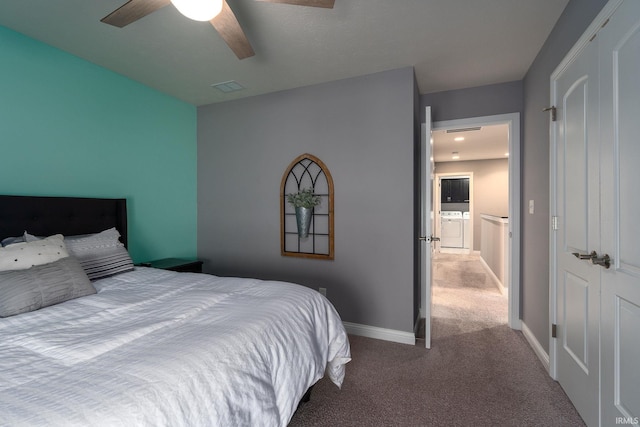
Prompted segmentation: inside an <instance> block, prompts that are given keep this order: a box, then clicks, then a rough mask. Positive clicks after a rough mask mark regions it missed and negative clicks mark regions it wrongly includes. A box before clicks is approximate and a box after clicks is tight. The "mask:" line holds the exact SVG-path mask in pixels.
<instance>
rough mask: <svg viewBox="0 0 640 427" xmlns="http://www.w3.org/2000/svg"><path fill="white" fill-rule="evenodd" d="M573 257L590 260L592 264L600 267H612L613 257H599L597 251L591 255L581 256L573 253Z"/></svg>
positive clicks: (607, 255) (605, 255)
mask: <svg viewBox="0 0 640 427" xmlns="http://www.w3.org/2000/svg"><path fill="white" fill-rule="evenodd" d="M573 255H574V256H575V257H576V258H578V259H590V260H591V263H592V264H595V265H599V266H601V267H604V268H609V267H611V257H610V256H609V254H604V255H603V256H601V257H599V256H598V253H597V252H596V251H591V253H590V254H588V255H587V254H581V253H578V252H573Z"/></svg>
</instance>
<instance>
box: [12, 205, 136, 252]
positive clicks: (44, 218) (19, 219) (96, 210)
mask: <svg viewBox="0 0 640 427" xmlns="http://www.w3.org/2000/svg"><path fill="white" fill-rule="evenodd" d="M111 227H116V229H117V230H118V231H119V232H120V234H121V235H122V237H121V240H122V243H124V244H125V246H126V245H127V200H126V199H92V198H83V197H39V196H1V195H0V240H1V239H3V238H5V237H9V236H20V235H21V234H22V233H24V231H25V230H26V231H28V232H29V233H30V234H34V235H38V236H49V235H51V234H58V233H60V234H63V235H66V236H72V235H76V234H88V233H96V232H99V231H102V230H106V229H108V228H111Z"/></svg>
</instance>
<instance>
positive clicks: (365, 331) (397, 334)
mask: <svg viewBox="0 0 640 427" xmlns="http://www.w3.org/2000/svg"><path fill="white" fill-rule="evenodd" d="M342 323H343V325H344V328H345V329H346V330H347V333H348V334H353V335H358V336H361V337H367V338H375V339H379V340H384V341H392V342H397V343H400V344H409V345H416V335H415V334H413V333H411V332H404V331H396V330H395V329H386V328H378V327H376V326H368V325H361V324H358V323H351V322H342Z"/></svg>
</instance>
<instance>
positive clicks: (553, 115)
mask: <svg viewBox="0 0 640 427" xmlns="http://www.w3.org/2000/svg"><path fill="white" fill-rule="evenodd" d="M542 111H551V121H552V122H555V121H556V119H557V118H558V114H557V109H556V107H554V106H553V105H552V106H551V107H547V108H543V109H542Z"/></svg>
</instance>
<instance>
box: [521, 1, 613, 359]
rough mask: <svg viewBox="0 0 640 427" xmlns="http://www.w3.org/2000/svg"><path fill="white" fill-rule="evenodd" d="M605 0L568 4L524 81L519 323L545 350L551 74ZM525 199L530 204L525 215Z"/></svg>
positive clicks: (547, 309) (547, 289)
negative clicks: (532, 207)
mask: <svg viewBox="0 0 640 427" xmlns="http://www.w3.org/2000/svg"><path fill="white" fill-rule="evenodd" d="M606 3H607V2H606V0H571V1H570V2H569V4H568V5H567V7H566V8H565V10H564V12H563V14H562V16H561V17H560V19H559V20H558V22H557V23H556V26H555V27H554V29H553V31H552V32H551V34H550V35H549V38H548V39H547V41H546V42H545V44H544V46H543V47H542V49H541V50H540V52H539V53H538V56H537V57H536V59H535V61H534V62H533V64H532V65H531V67H530V68H529V71H528V72H527V75H526V76H525V79H524V111H525V112H524V126H523V130H524V139H523V141H524V145H523V148H522V158H523V165H522V193H521V194H522V199H521V200H522V207H521V209H522V236H521V241H522V252H521V257H522V259H523V260H526V262H524V261H523V262H522V264H521V270H520V272H521V273H520V274H521V276H522V294H521V295H522V297H521V298H522V319H523V321H524V323H525V324H526V325H527V327H528V328H529V329H530V330H531V332H532V333H533V334H534V335H535V337H536V339H537V340H538V342H539V343H540V344H541V345H542V346H543V348H544V349H545V351H546V352H547V353H548V352H549V336H550V326H549V221H550V219H549V144H550V142H549V115H548V113H543V112H542V109H543V108H545V107H548V106H549V104H550V78H551V73H553V71H554V70H555V68H556V67H557V66H558V64H560V61H562V59H563V58H564V56H565V55H566V54H567V52H569V50H570V49H571V48H572V47H573V45H574V44H575V42H576V41H577V40H578V39H579V38H580V36H581V35H582V33H583V32H584V31H585V30H586V29H587V27H588V26H589V24H591V21H593V19H594V18H595V17H596V15H597V14H598V12H600V10H602V8H603V7H604V5H605V4H606ZM529 200H534V202H535V213H534V214H533V215H530V214H529V213H528V212H529V209H528V204H529Z"/></svg>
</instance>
